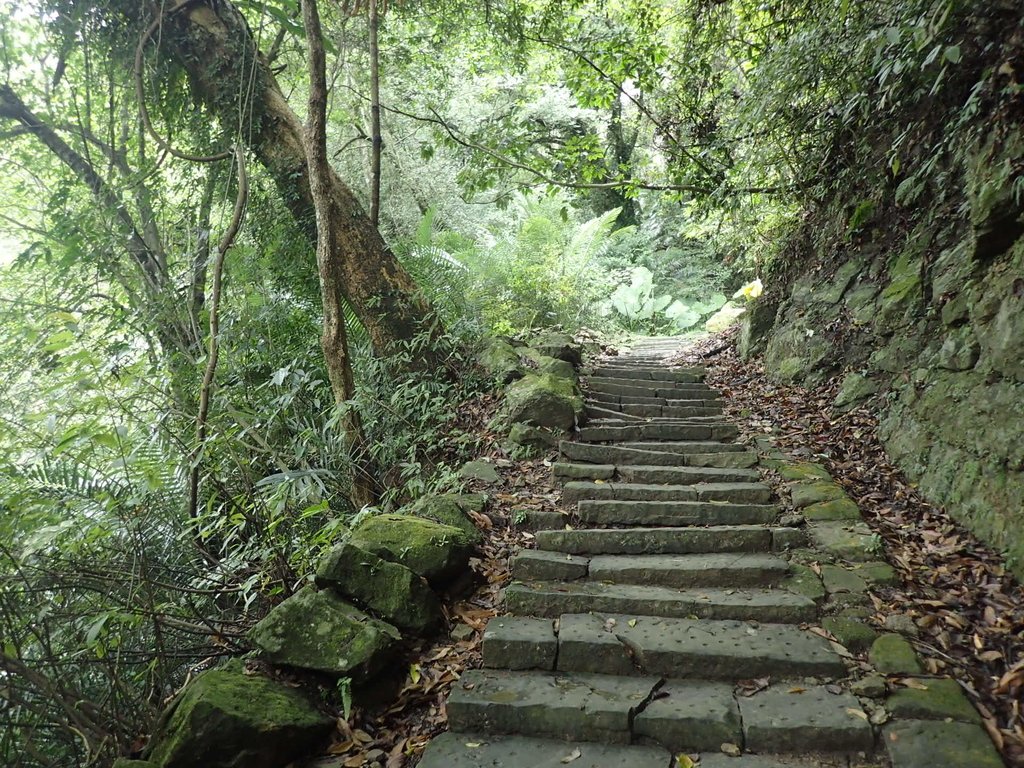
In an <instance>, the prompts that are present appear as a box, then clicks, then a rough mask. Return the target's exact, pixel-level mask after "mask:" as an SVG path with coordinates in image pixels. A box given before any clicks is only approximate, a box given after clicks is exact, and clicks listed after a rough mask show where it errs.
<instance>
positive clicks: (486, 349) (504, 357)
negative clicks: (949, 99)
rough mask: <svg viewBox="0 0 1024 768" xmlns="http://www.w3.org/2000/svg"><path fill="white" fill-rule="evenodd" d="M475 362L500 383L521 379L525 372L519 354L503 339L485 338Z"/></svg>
mask: <svg viewBox="0 0 1024 768" xmlns="http://www.w3.org/2000/svg"><path fill="white" fill-rule="evenodd" d="M477 362H478V363H479V364H480V366H481V367H482V368H483V369H484V370H485V371H487V372H488V373H489V374H491V375H492V376H493V377H494V378H495V379H497V380H498V381H499V382H500V383H502V384H509V383H511V382H513V381H515V380H516V379H521V378H522V377H523V374H524V373H525V369H524V367H523V365H522V361H521V360H520V358H519V354H518V353H517V352H516V350H515V348H514V347H513V346H512V344H510V343H509V342H508V341H506V340H504V339H487V340H486V341H485V342H484V346H483V349H481V350H480V353H479V354H478V355H477Z"/></svg>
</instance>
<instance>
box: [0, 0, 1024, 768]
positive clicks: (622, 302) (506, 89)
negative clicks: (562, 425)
mask: <svg viewBox="0 0 1024 768" xmlns="http://www.w3.org/2000/svg"><path fill="white" fill-rule="evenodd" d="M310 5H311V4H310V3H309V2H303V3H301V5H300V3H299V2H298V0H265V1H264V0H236V1H235V2H229V0H178V2H168V3H134V2H124V1H123V0H109V1H108V2H97V3H82V2H74V1H73V0H32V1H30V2H12V1H11V0H3V2H2V3H0V7H2V10H3V13H2V15H0V48H2V57H0V67H2V70H3V72H2V78H3V82H2V84H0V168H2V173H0V189H2V192H0V264H2V267H0V317H2V322H3V328H4V332H3V333H2V334H0V369H2V374H0V381H2V383H0V391H2V402H3V408H2V411H0V476H2V478H3V482H2V483H0V637H2V638H3V648H2V649H0V675H2V681H3V684H2V688H0V721H2V725H3V727H2V728H0V762H2V763H3V764H4V765H11V766H15V765H18V766H49V765H68V764H72V763H74V764H81V765H106V764H108V763H109V762H110V760H111V759H112V758H113V757H114V756H116V755H117V754H119V753H123V752H125V751H126V750H128V749H129V748H130V747H131V745H132V744H133V742H134V741H135V740H136V739H138V738H139V737H140V735H142V734H145V733H147V732H148V729H149V727H150V725H151V723H152V721H153V718H154V717H155V716H156V714H157V712H158V711H159V709H160V706H161V704H162V702H163V701H164V700H165V698H166V697H167V696H168V695H169V694H170V693H171V692H172V691H173V690H175V689H176V688H177V687H178V686H179V684H180V683H181V681H182V680H183V679H184V677H185V675H186V674H187V673H188V670H189V669H190V668H192V666H193V665H194V664H196V663H197V662H198V661H200V660H203V659H208V658H210V657H216V656H219V655H230V654H234V653H237V652H239V651H241V650H243V649H244V648H245V640H244V632H245V629H246V628H247V627H248V626H249V625H251V623H252V622H253V620H254V619H256V618H258V617H259V616H260V615H261V614H262V613H263V612H264V611H265V609H266V607H267V605H268V604H270V603H271V602H273V601H274V600H276V599H278V598H279V597H280V596H281V595H284V594H288V593H290V592H291V591H292V590H294V589H295V588H296V586H297V584H298V582H299V575H300V574H304V573H306V572H308V570H309V568H308V566H309V563H311V562H313V561H314V559H315V558H316V557H317V556H318V554H320V553H321V552H322V551H323V550H324V548H325V547H327V546H328V545H329V544H330V543H331V542H332V541H333V540H334V539H335V538H336V536H337V535H338V534H339V532H340V531H342V530H344V529H345V528H346V526H348V525H350V524H351V522H352V520H353V518H354V517H356V516H358V515H360V514H364V513H365V508H364V505H375V506H377V507H378V508H381V509H388V508H391V507H393V506H394V505H396V504H399V503H402V502H405V501H408V500H409V499H414V498H416V497H417V496H419V495H421V494H422V493H424V492H425V491H426V490H428V489H431V488H439V487H446V484H448V483H449V482H450V480H451V475H452V469H453V467H455V466H457V464H458V462H459V461H460V460H462V459H465V458H466V457H468V456H469V455H470V453H471V452H472V447H473V444H474V441H475V440H476V439H477V438H476V436H475V435H474V434H473V433H472V432H471V431H467V430H464V429H461V428H459V427H458V426H457V425H458V422H457V420H453V414H455V413H457V411H458V405H459V404H460V403H463V402H465V401H466V400H468V399H469V398H472V397H473V396H475V395H476V394H478V393H480V392H482V391H483V390H484V389H486V387H487V385H488V382H487V381H486V380H485V379H484V377H482V376H481V375H480V373H479V372H478V370H477V369H476V368H474V367H473V364H472V360H473V356H474V353H475V350H476V349H477V347H478V345H479V342H480V339H481V338H482V337H484V336H485V335H487V334H507V335H515V334H524V333H529V332H531V331H533V330H537V329H543V328H562V329H565V330H568V331H571V332H578V331H580V330H581V329H588V330H589V331H591V332H593V333H594V334H603V335H605V336H608V337H614V336H615V335H616V334H622V333H625V332H642V333H682V332H685V331H687V330H690V329H697V328H700V327H702V326H703V323H704V321H706V320H707V319H708V318H709V317H711V316H713V315H714V314H715V313H716V312H718V311H719V310H720V309H721V308H722V307H723V305H724V304H726V301H727V299H728V297H730V296H732V295H733V294H734V293H735V292H736V291H737V290H738V289H740V288H741V286H743V285H744V284H745V283H748V282H749V281H752V280H754V279H755V278H761V279H763V280H764V283H765V284H766V285H768V286H769V287H770V286H771V281H772V279H773V277H772V276H773V275H775V274H782V273H784V272H785V270H786V269H787V268H788V267H789V266H791V265H792V263H793V260H794V258H798V257H799V254H798V253H797V252H796V251H794V250H793V249H792V248H787V243H788V242H789V241H787V239H786V235H787V233H790V232H792V231H793V229H794V228H795V227H797V226H798V225H799V224H800V222H801V221H802V220H803V218H804V217H806V216H807V215H808V213H809V212H812V211H814V210H815V209H816V208H817V206H819V205H820V204H822V203H823V202H824V201H826V200H828V199H830V198H831V197H832V196H833V195H834V194H836V192H837V191H839V190H841V189H843V188H844V187H845V186H847V185H854V184H855V183H856V184H858V185H862V184H863V183H864V180H867V183H868V184H869V185H876V186H877V187H878V188H885V189H891V188H898V190H899V191H898V194H899V195H901V196H902V200H904V201H905V202H906V203H908V204H910V203H912V202H913V201H914V200H915V199H919V198H920V197H922V196H926V195H930V194H941V187H942V182H943V176H942V174H943V173H944V168H945V164H946V161H947V157H948V153H950V152H953V151H954V150H955V147H956V145H957V142H958V141H960V140H961V139H962V138H963V133H964V132H966V131H968V130H970V125H971V120H972V119H973V118H974V116H975V115H977V114H978V113H979V111H983V110H986V109H993V108H994V107H993V104H998V103H999V101H1000V99H1002V98H1003V97H1004V95H1005V92H1006V90H1007V89H1008V88H1010V85H1008V84H1007V78H1006V76H1005V75H1006V73H1005V72H1002V71H1001V70H1000V68H999V67H1000V62H998V61H991V57H992V56H993V50H992V48H991V47H990V45H989V44H988V43H986V37H985V35H984V34H977V30H979V29H990V28H995V27H997V26H998V24H999V20H1000V18H1001V14H1004V13H1012V11H1013V6H1014V4H1013V3H1008V2H1006V3H986V4H983V5H984V7H980V5H979V6H978V7H975V5H974V4H965V3H960V2H954V0H909V1H908V0H865V1H864V2H850V0H762V1H758V2H754V1H753V0H724V1H723V0H685V1H684V2H680V1H679V0H654V1H652V0H565V1H559V0H550V1H549V0H509V1H508V2H485V3H472V2H460V1H459V0H439V1H437V2H434V1H430V2H423V3H413V2H398V1H397V0H393V2H390V3H386V2H382V0H342V1H341V2H327V1H322V2H321V3H320V4H319V8H318V9H317V8H316V6H315V4H314V5H313V7H312V8H310ZM302 6H305V8H303V7H302ZM310 10H318V11H319V24H317V25H314V26H310V22H311V18H310V16H309V15H308V14H304V11H307V12H308V11H310ZM318 26H319V27H321V30H320V31H321V34H319V35H317V36H316V37H315V38H314V39H313V41H312V43H314V44H316V45H313V44H311V40H310V38H309V36H308V34H307V33H308V32H309V31H310V30H313V31H315V30H316V29H317V27H318ZM317 48H322V51H321V53H322V55H323V58H322V60H321V59H318V58H317V56H316V55H311V54H315V53H316V49H317ZM978 71H982V72H983V75H982V77H981V78H980V79H979V78H978V77H977V76H976V75H977V72H978ZM963 73H970V74H968V75H964V74H963ZM1011 81H1012V78H1011ZM1013 87H1016V86H1015V85H1014V86H1013ZM318 94H319V96H318ZM318 98H319V101H318ZM319 110H323V112H322V117H323V118H324V121H323V124H322V125H321V126H320V133H318V132H317V125H318V121H317V116H318V114H319ZM940 121H941V123H943V124H944V125H943V127H944V130H945V131H946V133H945V134H944V136H945V139H944V141H945V143H944V144H939V145H938V150H937V151H933V149H934V148H935V147H936V142H934V141H932V138H933V137H932V134H933V132H934V131H935V130H936V127H937V125H938V124H939V122H940ZM894 126H896V128H894ZM958 131H960V132H961V133H958ZM318 136H319V140H318ZM893 136H895V140H893V139H892V137H893ZM318 146H322V151H320V152H318V151H317V147H318ZM925 147H927V148H928V149H927V153H925V151H924V149H922V148H925ZM318 158H319V160H320V161H326V162H325V163H324V162H320V163H319V164H317V159H318ZM316 169H318V170H316ZM311 182H312V183H311ZM870 205H871V203H870V200H868V201H866V202H865V203H864V204H863V206H862V207H857V210H853V211H851V214H852V215H851V220H850V222H849V230H850V233H851V234H850V236H851V237H852V236H855V235H856V231H857V229H858V222H859V221H860V219H858V217H862V218H867V217H870V213H871V210H870ZM318 244H319V245H318ZM740 300H742V299H740Z"/></svg>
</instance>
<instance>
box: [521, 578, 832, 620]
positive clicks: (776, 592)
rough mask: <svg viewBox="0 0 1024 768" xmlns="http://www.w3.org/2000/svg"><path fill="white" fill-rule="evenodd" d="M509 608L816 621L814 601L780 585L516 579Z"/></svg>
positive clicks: (538, 612)
mask: <svg viewBox="0 0 1024 768" xmlns="http://www.w3.org/2000/svg"><path fill="white" fill-rule="evenodd" d="M505 607H506V608H507V609H508V610H509V611H510V612H512V613H514V614H517V615H521V616H543V617H550V618H556V617H558V616H561V615H562V614H564V613H590V612H593V613H612V614H627V613H631V614H632V615H635V616H662V617H665V618H678V619H686V618H697V619H735V620H739V621H759V622H770V623H777V624H799V623H801V622H805V621H813V620H814V619H815V617H816V615H817V607H816V606H815V603H814V601H813V600H811V599H809V598H806V597H803V596H802V595H796V594H793V593H792V592H786V591H784V590H781V589H688V590H680V589H672V588H671V587H645V586H639V585H634V584H601V583H599V582H590V581H576V582H570V583H557V582H556V583H549V582H514V583H512V584H510V585H509V586H508V587H507V588H506V589H505Z"/></svg>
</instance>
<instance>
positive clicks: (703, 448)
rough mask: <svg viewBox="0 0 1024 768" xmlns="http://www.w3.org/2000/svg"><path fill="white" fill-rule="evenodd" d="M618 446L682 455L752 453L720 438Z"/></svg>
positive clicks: (644, 441)
mask: <svg viewBox="0 0 1024 768" xmlns="http://www.w3.org/2000/svg"><path fill="white" fill-rule="evenodd" d="M615 447H619V448H633V449H636V450H641V451H663V452H665V453H678V454H681V455H683V456H688V455H692V454H717V453H752V451H750V449H748V448H747V446H745V445H742V444H740V443H731V442H724V441H722V440H641V441H636V442H625V443H618V444H617V446H615Z"/></svg>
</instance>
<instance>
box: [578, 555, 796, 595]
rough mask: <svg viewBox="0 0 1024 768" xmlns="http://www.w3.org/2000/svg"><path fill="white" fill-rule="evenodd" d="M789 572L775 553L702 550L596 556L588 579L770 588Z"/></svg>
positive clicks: (689, 585) (621, 582)
mask: <svg viewBox="0 0 1024 768" xmlns="http://www.w3.org/2000/svg"><path fill="white" fill-rule="evenodd" d="M788 573H789V564H788V563H786V561H785V560H782V559H781V558H779V557H776V556H775V555H770V554H760V553H754V554H744V555H739V556H737V555H736V554H733V553H727V554H726V553H710V554H707V553H702V554H692V555H595V556H594V557H592V558H590V564H589V567H588V571H587V578H588V579H591V580H592V581H600V582H602V583H605V584H646V585H651V586H659V587H675V588H677V589H686V588H690V587H722V588H727V587H768V586H772V585H775V584H777V583H778V582H779V581H780V580H781V579H782V578H784V577H785V576H786V575H787V574H788Z"/></svg>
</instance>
